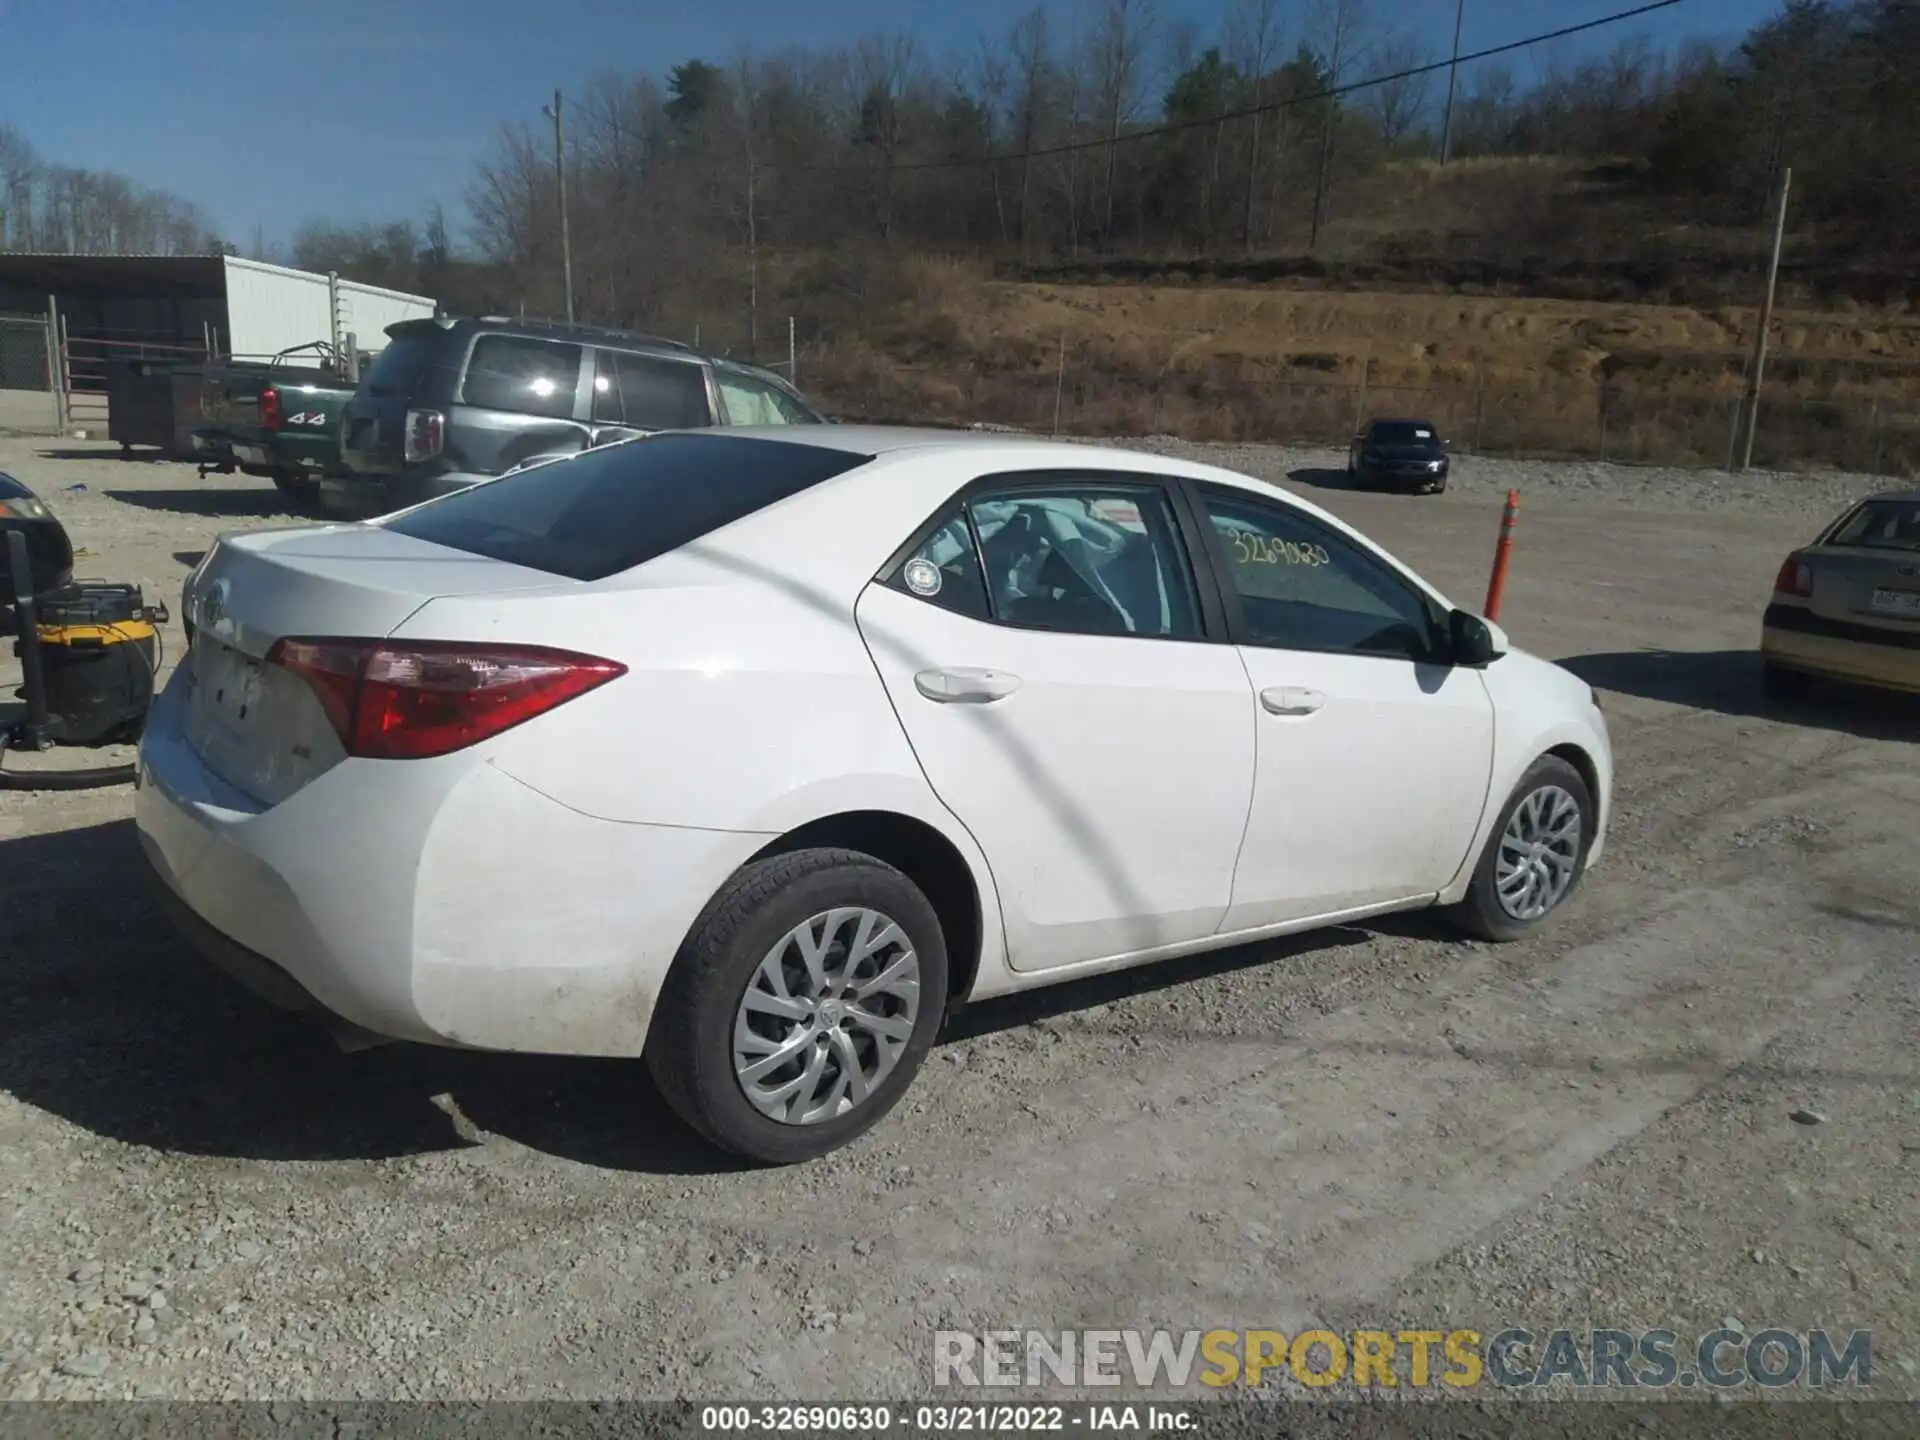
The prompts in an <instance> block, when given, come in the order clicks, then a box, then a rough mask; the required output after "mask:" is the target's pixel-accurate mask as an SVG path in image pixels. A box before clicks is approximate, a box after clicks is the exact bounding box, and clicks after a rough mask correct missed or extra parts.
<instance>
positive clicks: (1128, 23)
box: [1090, 0, 1155, 241]
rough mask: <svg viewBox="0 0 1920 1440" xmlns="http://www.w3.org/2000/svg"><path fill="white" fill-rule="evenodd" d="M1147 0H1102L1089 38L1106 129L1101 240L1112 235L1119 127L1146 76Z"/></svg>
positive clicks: (1149, 21) (1149, 4) (1150, 28)
mask: <svg viewBox="0 0 1920 1440" xmlns="http://www.w3.org/2000/svg"><path fill="white" fill-rule="evenodd" d="M1154 20H1155V15H1154V9H1153V0H1102V7H1101V10H1100V14H1099V18H1098V19H1097V20H1096V21H1095V22H1094V27H1093V32H1092V35H1091V37H1090V45H1091V52H1092V53H1091V60H1092V73H1093V89H1094V94H1095V95H1096V96H1097V97H1098V104H1099V107H1100V117H1101V123H1102V125H1103V127H1104V129H1105V132H1106V141H1107V147H1106V149H1107V155H1106V184H1105V187H1104V188H1105V194H1104V197H1103V200H1102V205H1103V207H1104V213H1103V217H1102V220H1101V227H1100V228H1101V239H1102V240H1103V241H1106V240H1110V239H1111V237H1112V234H1113V207H1114V195H1115V189H1116V186H1115V183H1114V182H1115V180H1116V178H1117V176H1118V169H1119V163H1120V131H1121V127H1123V126H1124V125H1125V124H1126V123H1127V122H1128V121H1130V120H1132V119H1133V118H1134V114H1135V112H1136V107H1137V106H1138V104H1139V100H1140V89H1141V86H1142V84H1143V82H1144V81H1145V79H1146V54H1147V45H1148V42H1149V39H1150V37H1151V35H1152V33H1153V26H1154Z"/></svg>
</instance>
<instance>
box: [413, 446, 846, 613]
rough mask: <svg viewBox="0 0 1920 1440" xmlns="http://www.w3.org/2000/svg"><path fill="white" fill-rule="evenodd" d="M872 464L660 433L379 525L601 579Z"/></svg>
mask: <svg viewBox="0 0 1920 1440" xmlns="http://www.w3.org/2000/svg"><path fill="white" fill-rule="evenodd" d="M871 458H872V457H871V456H867V455H853V454H849V453H848V452H846V451H844V450H827V449H822V448H819V447H816V446H812V445H793V444H788V443H787V442H785V441H780V440H749V439H744V438H742V437H740V436H735V435H718V434H713V433H707V434H702V435H690V434H675V435H657V436H653V437H651V438H649V439H645V440H630V441H627V442H626V443H624V444H620V445H609V446H607V447H606V448H605V449H601V450H589V451H587V452H586V453H585V454H583V455H580V456H577V457H576V458H574V459H572V460H563V461H559V462H557V463H555V464H552V465H541V466H539V467H537V468H535V469H531V470H523V471H521V472H520V473H518V474H515V475H503V476H502V477H501V478H500V479H498V480H488V481H485V482H484V483H482V484H479V485H475V486H474V487H472V488H471V489H469V490H460V491H456V492H454V493H453V494H451V495H448V496H446V497H444V498H442V499H439V500H435V501H433V502H432V503H431V504H428V505H424V506H422V507H421V508H420V509H418V510H416V511H413V512H411V513H409V514H405V515H401V516H399V517H397V518H396V519H393V520H389V521H386V522H384V523H385V525H386V527H387V528H388V529H389V530H396V531H398V532H399V533H400V534H402V535H411V536H413V537H414V538H415V539H417V540H426V541H430V542H431V543H433V544H435V545H445V546H448V547H449V548H451V549H454V550H465V551H467V552H468V553H469V554H473V555H484V556H486V557H487V558H488V559H490V560H502V561H505V562H506V563H508V564H510V565H524V566H526V567H527V568H528V569H532V570H544V571H546V572H548V573H549V574H552V575H565V576H567V577H568V578H569V579H573V580H600V579H604V578H605V577H606V576H608V575H617V574H619V573H620V572H621V571H622V570H631V569H632V568H633V567H634V566H636V565H641V564H644V563H646V562H647V561H649V560H651V559H653V558H654V557H655V556H658V555H664V554H666V553H667V552H668V551H669V550H677V549H678V548H679V547H680V546H682V545H685V544H687V543H689V542H690V541H694V540H698V539H699V538H700V537H701V536H702V535H706V534H709V533H711V532H712V531H715V530H718V529H719V528H720V527H721V526H723V525H731V524H732V523H733V522H734V521H736V520H741V519H744V518H745V517H747V516H748V515H751V514H753V512H754V511H756V510H760V509H763V508H764V507H766V506H768V505H771V504H773V503H775V502H776V501H779V500H784V499H786V498H787V497H788V496H790V495H797V494H799V493H800V492H801V491H802V490H805V489H807V488H808V487H809V486H813V485H818V484H819V483H820V482H821V481H822V480H830V479H832V478H833V477H834V476H835V475H840V474H843V473H845V472H846V471H848V470H852V469H854V468H855V467H856V466H860V465H864V464H866V463H867V461H868V460H869V459H871Z"/></svg>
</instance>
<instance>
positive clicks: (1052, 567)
mask: <svg viewBox="0 0 1920 1440" xmlns="http://www.w3.org/2000/svg"><path fill="white" fill-rule="evenodd" d="M968 509H969V513H970V514H971V517H972V520H973V530H974V533H975V534H976V535H978V536H979V537H980V554H981V558H982V560H983V562H984V564H985V567H986V572H987V596H988V603H989V604H990V605H991V606H992V609H993V618H994V619H995V620H997V621H999V622H1001V623H1002V624H1006V625H1018V626H1021V627H1023V628H1026V629H1032V630H1055V631H1060V632H1063V633H1067V634H1075V635H1139V636H1154V637H1157V638H1159V639H1164V640H1197V639H1199V638H1200V634H1201V627H1200V607H1199V602H1198V601H1197V599H1196V598H1195V595H1194V589H1193V574H1192V571H1191V569H1190V568H1189V567H1188V564H1187V557H1186V552H1185V550H1184V548H1183V547H1182V545H1181V543H1180V535H1179V530H1178V527H1177V526H1176V525H1175V524H1174V519H1173V511H1172V508H1171V506H1170V504H1169V502H1168V500H1167V497H1166V494H1165V493H1164V492H1163V491H1161V490H1160V489H1159V488H1157V487H1154V486H1143V485H1137V484H1130V483H1125V482H1118V483H1114V484H1111V485H1108V484H1104V483H1096V484H1077V483H1067V484H1063V485H1061V486H1059V487H1057V488H1051V487H1050V488H1039V487H1035V488H1031V489H1029V488H1021V489H1018V490H1009V491H1004V492H1001V493H999V494H994V495H982V496H981V497H980V498H978V499H977V500H975V501H974V502H973V503H972V504H971V505H970V506H969V507H968Z"/></svg>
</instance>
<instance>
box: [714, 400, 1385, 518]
mask: <svg viewBox="0 0 1920 1440" xmlns="http://www.w3.org/2000/svg"><path fill="white" fill-rule="evenodd" d="M681 433H683V434H691V435H720V434H725V435H728V436H737V437H740V438H742V439H753V440H772V441H783V442H785V443H787V444H789V445H811V446H814V447H816V448H818V449H822V450H840V451H844V452H846V453H848V454H853V455H859V456H861V457H863V458H867V459H874V460H879V459H883V458H886V457H894V456H898V457H905V456H908V455H913V456H917V457H935V456H942V457H947V458H951V459H955V460H960V461H964V462H965V463H966V465H967V466H968V467H969V468H973V469H975V471H976V473H978V474H982V475H990V474H992V473H993V472H994V469H995V467H996V466H1000V465H1004V466H1005V468H1007V469H1008V470H1050V469H1053V470H1105V471H1108V472H1115V471H1122V472H1137V473H1139V474H1141V475H1148V476H1151V475H1183V476H1186V477H1187V478H1189V479H1193V480H1205V481H1210V482H1212V483H1214V484H1219V485H1225V486H1228V487H1230V488H1232V489H1238V490H1246V491H1249V492H1251V493H1253V494H1256V495H1265V496H1271V497H1275V498H1278V499H1281V500H1284V501H1286V502H1287V503H1288V504H1290V505H1293V506H1295V507H1296V508H1298V509H1301V510H1304V511H1306V512H1307V513H1308V514H1310V515H1315V516H1318V517H1320V518H1321V519H1323V520H1327V521H1330V522H1331V523H1332V524H1333V525H1334V526H1335V527H1336V528H1338V529H1341V530H1346V529H1349V528H1350V527H1349V526H1348V525H1347V524H1346V522H1345V521H1343V520H1341V519H1339V518H1338V517H1337V516H1335V515H1333V514H1332V513H1331V512H1329V511H1327V510H1324V509H1322V508H1321V507H1320V506H1318V505H1315V504H1314V503H1313V502H1312V501H1310V500H1308V499H1306V498H1305V497H1303V496H1300V495H1296V494H1293V493H1291V492H1290V491H1286V490H1282V489H1280V488H1279V487H1278V486H1276V485H1273V484H1270V483H1269V482H1267V481H1265V480H1261V479H1259V478H1258V477H1256V476H1252V475H1247V474H1244V473H1243V472H1241V471H1238V470H1227V469H1223V468H1221V467H1220V466H1217V465H1207V464H1204V463H1202V462H1200V461H1197V460H1182V459H1179V458H1178V457H1176V456H1172V455H1163V454H1159V453H1158V452H1155V451H1151V450H1130V449H1127V448H1126V447H1125V446H1124V445H1123V444H1115V443H1105V442H1099V441H1083V440H1056V439H1053V438H1050V437H1048V436H1045V435H1029V434H1026V433H1024V432H1022V431H1005V430H940V429H934V428H931V427H915V426H910V425H840V424H834V425H738V426H735V425H729V426H727V427H726V428H725V430H724V431H722V430H716V429H706V430H690V431H683V432H681ZM865 469H866V467H865V466H858V467H856V468H854V469H852V470H850V471H847V472H846V473H845V474H843V475H840V476H836V477H835V478H834V479H832V480H828V481H826V482H825V483H824V484H823V485H822V486H821V487H819V488H820V489H822V490H825V489H829V488H831V487H834V486H837V485H840V484H842V483H852V482H854V481H856V479H857V477H859V476H860V475H861V473H862V472H863V471H864V470H865ZM929 473H930V478H929V481H928V485H929V490H928V496H929V499H928V503H929V505H931V504H935V503H938V499H939V498H941V496H942V495H943V494H944V493H945V492H944V491H941V489H940V487H941V486H942V485H944V484H946V482H947V477H948V476H950V474H951V472H950V471H948V470H946V469H945V467H933V469H932V470H931V471H930V472H929Z"/></svg>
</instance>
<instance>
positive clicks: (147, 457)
mask: <svg viewBox="0 0 1920 1440" xmlns="http://www.w3.org/2000/svg"><path fill="white" fill-rule="evenodd" d="M33 453H34V456H35V458H37V459H40V460H86V461H90V462H92V463H93V464H96V465H97V464H99V463H100V462H102V461H115V460H117V461H122V462H124V463H126V464H128V465H183V464H185V465H190V464H192V463H193V462H192V461H190V460H187V459H186V458H185V457H184V456H180V455H169V454H168V453H167V452H166V451H164V450H148V449H133V450H107V449H104V448H102V449H95V450H60V449H54V450H36V451H34V452H33Z"/></svg>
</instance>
